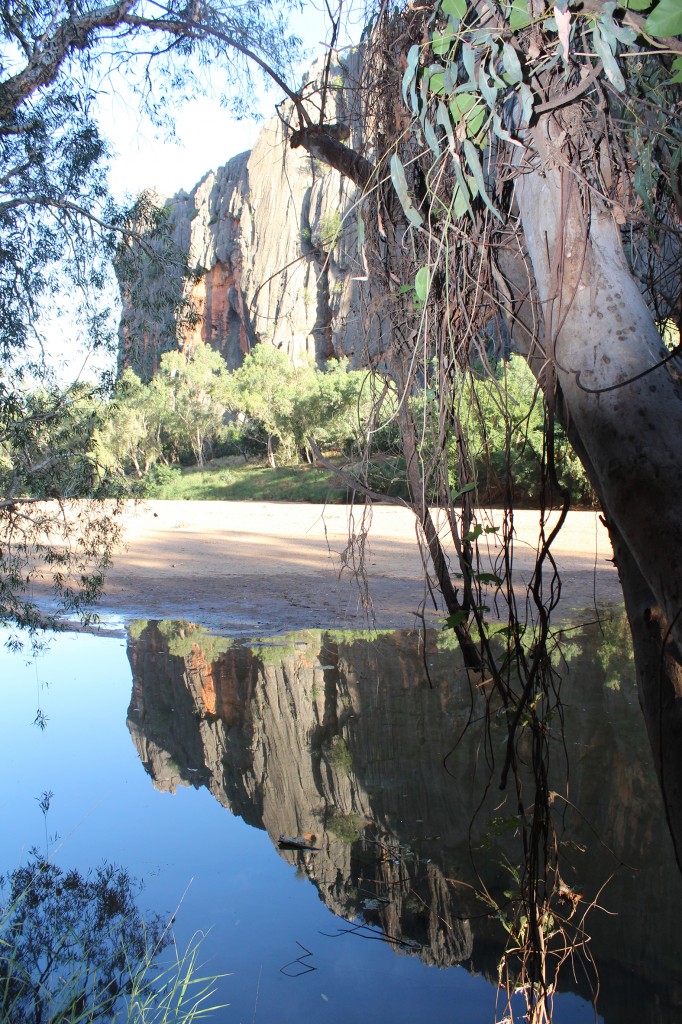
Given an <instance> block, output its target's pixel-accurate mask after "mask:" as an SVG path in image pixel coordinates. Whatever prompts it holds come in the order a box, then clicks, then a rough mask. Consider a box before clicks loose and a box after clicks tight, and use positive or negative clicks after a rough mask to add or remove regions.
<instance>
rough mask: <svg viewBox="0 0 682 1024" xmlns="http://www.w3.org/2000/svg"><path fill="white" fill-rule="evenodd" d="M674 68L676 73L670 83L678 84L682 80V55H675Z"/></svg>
mask: <svg viewBox="0 0 682 1024" xmlns="http://www.w3.org/2000/svg"><path fill="white" fill-rule="evenodd" d="M672 69H673V71H674V72H675V74H674V75H673V77H672V78H671V79H670V81H669V82H668V85H676V84H677V83H678V82H682V57H675V60H674V61H673V63H672Z"/></svg>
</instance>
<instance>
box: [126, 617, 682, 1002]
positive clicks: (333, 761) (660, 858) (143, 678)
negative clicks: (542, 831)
mask: <svg viewBox="0 0 682 1024" xmlns="http://www.w3.org/2000/svg"><path fill="white" fill-rule="evenodd" d="M441 638H442V634H437V633H430V634H428V635H427V637H426V649H425V650H424V648H423V644H422V638H421V636H420V635H419V634H416V633H405V632H395V633H390V634H386V635H379V636H375V637H374V638H373V639H368V638H367V637H364V636H359V635H353V634H342V633H333V632H308V633H305V634H295V635H290V636H288V637H284V638H280V639H279V640H277V641H273V642H272V643H269V644H252V645H250V646H249V645H245V644H242V643H239V644H236V643H235V644H231V642H230V641H228V640H225V639H221V638H216V637H210V636H207V635H206V634H205V633H203V631H201V630H200V629H198V628H197V627H193V626H191V625H189V624H186V623H152V622H150V623H139V624H137V628H136V629H134V630H132V631H131V639H130V641H129V658H130V663H131V665H132V669H133V695H132V699H131V704H130V709H129V714H128V727H129V729H130V733H131V736H132V738H133V742H134V743H135V746H136V748H137V750H138V752H139V755H140V758H141V760H142V762H143V763H144V765H145V768H146V770H147V771H148V773H149V774H150V776H151V778H152V780H153V782H154V785H155V786H156V787H157V788H158V789H162V790H168V791H170V792H173V791H174V790H175V789H176V788H177V787H178V786H182V785H188V786H195V787H199V786H205V787H207V788H208V789H209V790H210V792H211V793H212V794H213V795H214V797H215V798H216V799H217V800H218V801H219V802H220V803H221V804H222V805H223V806H224V807H226V808H228V809H229V810H230V811H231V812H232V813H233V814H236V815H239V816H240V817H241V818H243V819H244V821H246V822H248V823H249V824H250V825H253V826H255V827H257V828H262V829H266V830H267V832H268V834H269V835H270V837H271V839H272V840H273V843H275V844H276V842H277V839H278V837H279V836H280V835H287V836H301V835H304V834H307V833H313V834H314V835H315V836H316V840H315V844H316V846H317V847H318V849H317V850H316V851H314V852H307V851H306V852H303V851H296V850H293V851H285V850H281V851H280V855H281V856H283V857H285V858H286V859H287V860H289V861H290V862H291V863H292V864H295V865H296V867H297V868H298V869H299V870H300V871H301V872H304V873H305V874H306V875H307V876H308V877H309V878H310V880H311V881H312V882H313V884H314V885H315V886H316V887H317V889H318V890H319V893H320V896H321V898H322V899H323V900H324V902H325V903H326V905H327V906H328V907H329V908H330V909H331V910H333V911H334V913H335V914H337V915H339V916H340V917H341V918H344V919H346V920H345V921H340V922H339V923H338V927H339V929H343V928H348V927H352V926H353V925H351V924H348V923H347V922H356V923H357V922H358V921H359V922H365V923H366V924H368V925H370V926H376V927H378V928H380V929H381V932H382V933H383V935H384V936H386V937H387V938H389V939H390V940H391V941H392V942H394V943H395V945H396V948H398V949H400V950H402V951H404V952H405V951H407V952H411V953H414V954H415V955H418V956H420V957H421V958H422V959H423V960H424V961H425V962H427V963H431V964H437V965H439V966H449V965H452V964H459V963H463V964H465V965H467V966H469V967H470V968H471V969H475V970H479V971H483V972H484V973H486V974H489V975H490V977H491V978H495V976H496V975H495V968H496V963H497V961H498V959H499V956H500V954H501V951H502V947H503V944H504V941H505V934H504V932H503V929H502V927H501V925H500V923H499V921H498V920H497V918H496V917H495V916H494V914H492V913H491V912H490V907H489V906H487V905H486V903H485V901H483V900H481V898H480V895H477V893H478V894H480V892H481V889H482V887H483V886H485V888H486V889H487V891H488V892H489V893H491V894H492V895H494V897H495V898H496V899H499V900H500V901H501V902H504V895H503V894H504V892H505V890H509V889H510V888H512V884H511V880H510V876H509V874H508V872H507V870H506V869H505V867H504V864H505V862H507V861H508V862H510V863H511V864H518V863H519V862H520V860H521V857H522V852H521V850H520V849H519V839H518V835H516V834H515V832H516V829H515V823H514V817H513V816H514V814H515V811H516V807H515V799H514V794H513V792H512V787H511V786H510V787H509V791H508V792H506V793H502V792H500V790H499V788H498V785H499V783H498V779H499V767H500V765H499V764H498V765H497V774H495V772H493V773H492V776H491V771H490V759H491V756H494V757H496V758H497V759H498V760H499V761H500V762H501V760H502V756H503V744H504V731H503V728H502V723H501V722H500V728H499V733H496V732H495V730H493V733H492V737H491V738H490V740H489V741H488V742H486V740H485V730H484V723H483V700H482V699H481V697H480V695H478V694H477V693H476V691H475V690H474V693H473V696H472V692H471V689H470V686H469V682H468V680H467V677H466V674H465V673H464V671H463V669H461V668H460V667H459V666H460V664H461V663H460V661H459V658H458V654H457V653H456V652H454V651H452V650H440V649H439V646H438V645H439V643H440V642H441ZM565 653H566V654H567V655H570V658H569V661H568V664H567V666H566V670H565V673H564V682H563V685H562V698H563V702H564V708H565V729H564V736H565V750H564V745H563V744H562V743H561V742H559V740H557V744H556V757H555V760H556V762H557V769H558V771H557V776H556V778H555V779H554V780H553V788H554V789H555V790H556V792H557V793H558V794H560V796H558V797H557V798H556V800H555V807H556V811H557V819H558V821H559V824H560V826H561V832H560V840H561V842H562V853H561V858H562V861H561V862H562V865H563V867H562V877H563V879H564V881H565V882H566V884H567V886H570V887H571V888H572V889H574V890H575V891H579V892H580V893H581V894H582V900H581V903H580V914H582V912H583V908H586V907H587V906H588V904H589V903H590V902H591V901H592V900H597V901H598V903H599V905H600V907H601V908H604V909H599V908H596V909H593V910H592V911H591V912H590V914H589V915H588V918H587V930H588V932H589V934H590V943H589V950H590V954H591V955H592V956H593V957H594V959H595V961H596V963H597V968H598V972H599V977H600V986H601V995H600V999H599V1004H598V1006H599V1010H600V1013H602V1014H603V1015H604V1018H605V1020H606V1021H611V1020H613V1021H615V1020H618V1021H619V1022H623V1021H629V1020H633V1021H634V1020H637V1021H640V1022H641V1021H648V1020H651V1021H654V1020H656V1021H664V1020H674V1019H677V1018H676V1016H675V1013H676V1010H675V1005H677V1006H679V1005H681V1004H682V971H681V969H680V966H679V959H680V958H679V949H680V943H679V941H678V939H677V931H678V920H679V911H680V909H682V886H681V885H680V879H679V875H678V873H677V869H676V867H675V864H674V860H673V857H672V851H671V844H670V841H669V839H668V836H667V833H666V831H665V824H664V820H663V814H662V810H661V806H660V798H659V795H658V789H657V786H656V781H655V779H654V777H653V774H652V772H651V771H650V769H649V767H648V748H647V743H646V738H645V736H644V732H643V728H642V725H641V721H640V717H639V710H638V707H637V701H636V696H635V692H634V683H633V681H632V678H631V676H630V675H629V668H630V665H629V659H628V657H627V653H626V651H625V647H624V645H623V643H622V640H621V638H620V633H619V625H618V622H617V621H616V622H615V624H612V625H611V626H610V627H609V630H607V633H606V635H605V636H603V635H602V634H596V635H593V636H588V635H587V633H586V631H584V633H583V635H582V636H581V637H580V639H579V641H575V640H574V641H573V642H572V644H571V646H570V648H569V649H568V650H567V651H566V652H565ZM425 664H427V665H428V669H429V678H430V681H429V678H427V675H426V672H425V669H424V665H425ZM608 879H610V881H609V883H608V885H607V886H606V888H605V890H604V891H603V892H602V891H601V890H602V887H603V886H604V883H605V882H607V880H608ZM607 911H608V913H607ZM614 914H615V915H617V916H613V915H614ZM571 975H572V972H571V970H570V969H568V970H567V971H566V972H565V977H564V984H566V985H567V986H568V985H574V986H575V988H576V990H577V991H580V992H581V993H582V994H583V995H585V996H586V997H589V992H588V990H587V987H586V985H584V984H582V983H581V981H580V978H578V979H577V980H576V979H575V978H572V977H571Z"/></svg>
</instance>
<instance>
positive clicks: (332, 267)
mask: <svg viewBox="0 0 682 1024" xmlns="http://www.w3.org/2000/svg"><path fill="white" fill-rule="evenodd" d="M317 73H318V69H316V68H315V67H314V68H313V69H312V71H311V77H312V79H313V80H314V77H315V75H316V74H317ZM359 74H360V55H359V51H357V50H354V51H351V52H350V53H349V54H347V55H345V56H344V57H343V59H341V58H339V59H337V61H336V64H335V65H334V66H333V67H332V68H331V76H330V82H331V83H332V88H331V90H330V93H329V98H328V100H327V108H326V115H325V116H326V120H327V121H332V122H334V123H338V124H342V125H343V126H344V131H347V132H348V133H349V135H348V139H349V145H352V146H355V147H358V148H359V147H360V137H359V131H360V128H359V126H360V123H361V119H360V116H359V112H358V109H357V99H356V97H357V96H358V90H357V89H356V88H355V83H356V82H357V81H358V78H359ZM287 136H288V129H287V127H286V125H285V124H284V121H283V120H282V119H280V118H279V117H275V118H273V119H272V120H270V121H268V122H267V123H265V124H264V125H263V128H262V129H261V131H260V134H259V135H258V139H257V141H256V144H255V145H254V148H253V149H252V150H251V151H250V152H248V153H242V154H240V155H239V156H235V157H234V158H233V159H231V160H229V161H228V162H227V163H226V164H225V165H224V166H223V167H220V168H219V169H218V170H217V171H215V172H213V171H211V172H210V173H208V174H207V175H206V176H205V177H204V178H203V179H202V180H201V181H200V182H199V183H198V184H197V185H196V186H195V188H193V189H192V191H191V192H190V193H189V194H187V193H186V192H180V193H178V194H177V195H175V196H172V197H171V198H170V199H168V200H167V201H166V214H167V218H166V226H167V229H168V230H169V232H170V236H171V238H172V242H173V244H174V246H176V247H177V249H178V251H179V253H181V254H182V255H183V256H186V258H187V260H188V263H189V266H190V268H191V269H192V271H194V272H195V275H196V277H195V280H194V281H193V282H192V283H191V284H189V285H187V283H186V282H184V283H183V281H182V279H181V278H180V277H179V276H178V277H177V278H176V280H175V282H174V283H172V284H171V286H170V292H169V293H167V294H164V296H163V299H162V300H161V301H159V294H158V289H159V288H160V287H161V286H160V284H159V275H158V273H156V272H154V273H150V274H149V276H148V277H146V278H145V277H144V275H143V277H142V279H141V280H140V281H138V283H137V284H136V286H135V287H134V288H132V289H131V288H129V287H127V286H126V282H125V280H123V281H121V280H120V278H121V275H120V273H119V281H120V284H121V293H122V300H123V316H122V322H121V331H120V350H119V365H120V367H121V368H122V367H125V366H130V367H132V368H133V369H134V370H135V371H136V372H138V373H139V374H141V375H142V376H143V377H145V378H146V377H149V376H150V375H151V374H152V373H153V372H154V371H155V369H156V368H157V366H158V362H159V359H160V357H161V354H162V353H163V352H164V351H167V350H168V349H170V348H174V347H177V346H178V345H179V346H180V347H182V348H185V349H189V350H191V349H192V347H193V346H194V345H196V343H197V341H198V340H202V341H204V342H206V343H208V344H209V345H211V346H212V347H213V348H215V349H217V350H218V351H219V352H220V353H221V354H222V355H223V357H224V358H225V360H226V361H227V363H228V366H229V367H230V368H234V367H236V366H238V365H239V364H240V363H241V361H242V359H243V356H244V354H245V352H247V351H248V350H249V349H250V348H251V347H252V346H253V345H255V344H256V343H258V342H261V343H267V344H271V345H274V346H276V347H278V348H281V349H283V350H284V351H286V352H287V353H288V354H289V355H290V357H291V358H292V359H301V358H303V357H306V356H308V357H312V358H313V359H315V360H316V361H317V362H318V364H322V363H323V362H324V361H325V360H327V359H329V358H331V357H334V356H336V357H339V356H349V357H350V358H353V356H354V354H355V350H356V348H359V340H360V338H361V337H362V330H361V324H360V323H359V322H358V318H357V315H356V310H357V294H356V285H355V283H354V281H353V280H352V279H353V277H354V276H355V275H361V274H362V273H363V270H362V264H361V262H360V261H359V259H358V236H357V220H356V216H355V212H354V207H353V203H354V200H355V198H356V197H355V190H354V187H353V186H350V185H349V184H348V182H347V181H346V180H345V179H342V178H341V176H340V175H339V173H338V172H336V171H332V170H330V169H329V168H328V167H326V166H325V165H323V164H322V163H320V162H319V161H317V160H315V159H314V158H312V157H311V156H310V155H309V154H307V153H304V151H303V150H302V149H292V148H291V147H290V146H289V144H288V141H289V140H288V137H287ZM164 287H165V288H166V289H168V282H166V284H165V285H164ZM173 289H175V293H174V294H173ZM181 301H184V302H188V301H189V302H190V303H191V305H192V306H193V307H194V310H195V312H196V323H195V324H193V325H191V326H189V327H187V328H185V329H184V330H180V331H179V332H178V331H177V330H176V328H175V324H174V323H173V319H172V310H173V308H174V305H176V304H177V303H180V302H181ZM150 310H152V311H153V312H152V314H151V315H150V312H149V311H150Z"/></svg>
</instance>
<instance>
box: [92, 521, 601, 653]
mask: <svg viewBox="0 0 682 1024" xmlns="http://www.w3.org/2000/svg"><path fill="white" fill-rule="evenodd" d="M487 515H489V514H487ZM493 516H494V517H495V522H499V513H498V514H493ZM487 522H488V520H487V519H484V520H482V523H483V525H485V524H486V523H487ZM538 522H539V515H538V513H537V512H531V511H522V512H517V513H516V514H515V519H514V523H515V546H514V572H515V575H516V576H517V577H518V579H519V580H525V579H526V578H527V576H528V574H529V572H530V570H531V567H532V565H533V563H534V558H535V549H536V545H537V534H538ZM359 525H360V524H359V522H357V521H356V523H355V528H356V530H357V529H359ZM125 537H126V544H125V548H124V549H122V550H121V551H119V552H118V553H117V554H116V556H115V558H114V564H113V567H112V569H111V570H110V571H109V574H108V577H107V583H106V589H105V594H104V597H103V598H102V601H101V603H100V607H99V610H100V613H101V614H102V615H103V617H104V618H105V621H106V620H107V619H108V618H109V617H110V616H113V617H115V618H120V619H123V620H130V619H136V618H182V619H187V620H190V621H193V622H198V623H201V624H203V625H205V626H207V627H210V628H213V629H216V630H219V631H221V632H226V633H232V634H242V635H247V634H254V633H258V634H261V635H262V634H263V633H275V632H284V631H288V630H293V629H303V628H339V629H340V628H346V629H350V628H363V627H365V626H366V625H367V624H368V616H373V621H374V624H375V625H376V627H377V628H390V627H396V628H398V627H403V628H410V627H413V626H414V625H415V624H416V623H417V622H418V621H419V620H418V615H419V611H420V609H421V608H422V607H424V609H425V614H426V618H427V620H433V621H434V622H435V620H436V618H437V616H438V614H439V613H440V609H435V608H434V606H433V601H432V600H431V598H430V597H429V596H428V593H427V592H425V587H424V576H423V571H422V563H421V557H420V552H419V547H418V545H417V542H416V534H415V527H414V519H413V517H412V516H411V514H410V513H409V512H408V511H407V510H405V509H401V508H395V507H376V508H375V509H374V510H373V518H372V524H371V528H370V531H369V537H368V541H367V547H366V550H365V564H366V569H367V583H368V594H369V604H367V603H366V602H365V600H364V599H363V594H362V592H361V591H360V589H359V588H358V585H357V582H356V581H355V579H354V578H353V575H352V573H351V572H350V571H349V569H348V568H345V569H344V551H345V549H346V547H347V545H348V537H349V520H348V509H347V508H346V507H345V506H339V505H334V506H327V507H323V506H321V505H299V504H286V503H282V504H279V503H265V502H262V503H252V502H219V501H213V502H212V501H148V502H145V503H144V504H141V505H138V506H134V505H132V504H131V505H130V506H129V507H128V508H127V510H126V513H125ZM490 539H491V541H492V543H491V548H490V557H491V558H492V559H493V561H494V557H495V554H496V552H497V551H499V547H497V546H496V542H495V536H494V535H492V534H491V535H490ZM553 552H554V555H555V558H556V561H557V564H558V567H559V569H560V572H561V579H562V588H563V589H562V609H563V613H564V615H565V616H568V614H569V612H570V611H571V610H573V609H583V608H587V607H589V606H590V605H591V604H592V603H593V601H594V600H595V598H596V599H597V600H598V601H600V602H613V601H616V602H617V601H619V600H620V588H619V584H618V578H617V575H616V572H615V569H614V568H613V565H612V564H611V562H610V561H609V559H610V558H611V548H610V544H609V540H608V536H607V534H606V531H605V529H604V527H603V526H602V524H601V523H600V522H599V520H598V517H597V515H596V514H594V513H592V512H572V513H571V514H570V515H569V517H568V521H567V523H566V524H565V526H564V528H563V530H562V531H561V533H560V535H559V537H558V539H557V542H556V543H555V545H554V547H553ZM481 568H482V570H490V568H491V566H490V565H488V566H486V565H483V566H481Z"/></svg>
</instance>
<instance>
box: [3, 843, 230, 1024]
mask: <svg viewBox="0 0 682 1024" xmlns="http://www.w3.org/2000/svg"><path fill="white" fill-rule="evenodd" d="M0 884H1V886H2V899H3V905H2V909H1V910H0V1022H1V1024H46V1022H49V1024H86V1022H87V1024H94V1022H98V1021H101V1022H111V1021H114V1020H115V1021H117V1022H120V1024H150V1022H154V1024H189V1021H194V1020H199V1019H203V1018H204V1017H207V1016H208V1015H209V1014H211V1013H212V1012H213V1011H214V1010H215V1009H217V1008H218V1007H215V1006H212V1005H210V1002H209V1000H210V999H211V997H212V995H213V992H214V988H215V982H216V980H217V978H216V977H202V976H200V973H199V964H198V952H199V943H198V942H197V941H193V942H192V943H191V944H190V946H189V947H188V948H187V950H186V951H185V952H184V953H183V952H181V951H180V950H178V949H177V947H176V946H175V944H174V942H173V940H172V937H171V934H170V932H169V931H168V929H167V928H166V927H164V925H163V922H162V920H161V919H160V918H159V917H158V916H153V917H151V918H150V919H148V920H146V921H145V919H143V917H142V915H141V913H140V910H139V908H138V906H137V903H136V899H135V897H136V894H137V889H138V887H137V886H136V883H135V882H134V881H133V879H131V877H130V876H129V875H128V873H127V872H126V871H124V870H123V869H122V868H119V867H115V866H113V865H111V864H103V865H102V866H101V867H98V868H97V869H96V870H95V871H91V872H88V873H87V874H81V873H80V872H78V871H75V870H68V871H64V870H62V869H61V868H59V867H57V866H56V865H54V864H52V863H51V862H49V861H47V860H45V859H44V858H42V857H40V856H39V855H37V854H36V853H35V852H34V855H33V856H32V859H31V860H30V861H29V862H28V863H27V864H26V866H25V867H21V868H17V869H15V870H14V871H13V872H11V873H10V874H8V875H5V876H2V877H0ZM171 945H172V946H173V954H174V955H173V956H172V957H170V958H169V956H168V954H165V955H164V956H163V958H162V959H163V961H164V965H160V966H159V965H158V964H157V961H159V960H160V959H161V954H162V952H163V951H164V949H165V947H168V946H171Z"/></svg>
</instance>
